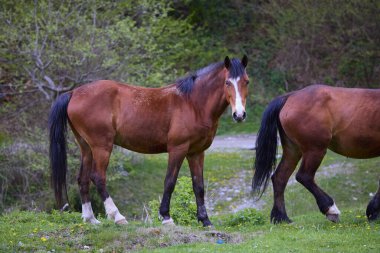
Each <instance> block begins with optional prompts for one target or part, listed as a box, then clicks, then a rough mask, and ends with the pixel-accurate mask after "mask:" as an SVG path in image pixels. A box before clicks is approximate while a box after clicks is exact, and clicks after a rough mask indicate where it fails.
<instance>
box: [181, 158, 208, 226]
mask: <svg viewBox="0 0 380 253" xmlns="http://www.w3.org/2000/svg"><path fill="white" fill-rule="evenodd" d="M204 157H205V155H204V152H202V153H199V154H195V155H188V156H187V157H186V158H187V161H188V162H189V167H190V171H191V178H192V180H193V190H194V194H195V199H196V202H197V216H198V221H201V222H202V223H203V226H204V227H208V226H212V223H211V221H210V220H209V218H208V215H207V211H206V207H205V199H204V195H205V191H204V184H203V162H204Z"/></svg>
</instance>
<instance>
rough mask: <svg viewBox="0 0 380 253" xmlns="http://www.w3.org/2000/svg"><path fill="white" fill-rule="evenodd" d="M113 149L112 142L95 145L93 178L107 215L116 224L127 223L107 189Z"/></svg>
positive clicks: (93, 150)
mask: <svg viewBox="0 0 380 253" xmlns="http://www.w3.org/2000/svg"><path fill="white" fill-rule="evenodd" d="M111 151H112V144H110V145H109V147H104V146H102V147H95V148H94V147H93V148H92V154H93V169H92V173H91V180H92V182H93V183H94V184H95V186H96V189H97V190H98V193H99V194H100V197H101V199H102V200H103V202H104V207H105V210H106V214H107V217H108V218H109V219H111V220H113V221H114V222H115V223H116V224H127V220H126V219H125V217H124V216H123V215H121V214H120V212H119V209H118V208H117V207H116V205H115V204H114V202H113V200H112V198H111V196H110V195H109V194H108V192H107V189H106V171H107V166H108V162H109V158H110V155H111Z"/></svg>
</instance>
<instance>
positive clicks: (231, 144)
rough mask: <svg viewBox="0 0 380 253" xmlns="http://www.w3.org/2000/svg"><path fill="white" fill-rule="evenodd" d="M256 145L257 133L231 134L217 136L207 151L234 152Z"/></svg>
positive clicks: (250, 148) (249, 148)
mask: <svg viewBox="0 0 380 253" xmlns="http://www.w3.org/2000/svg"><path fill="white" fill-rule="evenodd" d="M255 145H256V135H255V134H241V135H230V136H216V137H215V138H214V141H213V142H212V144H211V146H210V147H209V149H208V150H207V151H209V152H228V151H229V152H233V151H236V150H238V149H248V150H252V149H254V148H255Z"/></svg>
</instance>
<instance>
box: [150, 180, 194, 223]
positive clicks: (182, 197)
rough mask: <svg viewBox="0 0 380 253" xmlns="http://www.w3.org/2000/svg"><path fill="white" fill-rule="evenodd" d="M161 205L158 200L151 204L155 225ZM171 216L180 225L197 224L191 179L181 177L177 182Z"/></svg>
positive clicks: (151, 213)
mask: <svg viewBox="0 0 380 253" xmlns="http://www.w3.org/2000/svg"><path fill="white" fill-rule="evenodd" d="M159 208H160V203H159V201H158V200H152V201H150V202H149V209H150V215H151V218H152V220H153V223H154V224H157V221H158V220H159ZM170 215H171V217H172V219H173V220H174V222H175V223H176V224H178V225H183V226H190V225H196V224H197V222H196V221H197V219H196V217H197V205H196V203H195V197H194V193H193V186H192V180H191V178H190V177H181V178H179V179H178V181H177V185H176V188H175V191H174V192H173V197H172V200H171V204H170Z"/></svg>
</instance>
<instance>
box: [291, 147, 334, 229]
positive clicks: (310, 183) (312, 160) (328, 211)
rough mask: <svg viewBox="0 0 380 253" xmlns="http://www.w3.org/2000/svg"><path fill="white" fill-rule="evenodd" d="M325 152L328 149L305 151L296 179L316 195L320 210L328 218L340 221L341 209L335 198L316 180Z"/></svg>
mask: <svg viewBox="0 0 380 253" xmlns="http://www.w3.org/2000/svg"><path fill="white" fill-rule="evenodd" d="M325 154H326V150H313V151H308V152H305V153H304V154H303V157H302V164H301V167H300V169H299V171H298V173H297V175H296V179H297V181H298V182H300V183H301V184H302V185H303V186H305V187H306V189H308V190H309V191H310V192H311V193H312V194H313V195H314V197H315V199H316V201H317V204H318V207H319V210H320V211H321V212H322V213H323V214H325V215H326V217H327V219H329V220H330V221H333V222H338V221H339V215H340V211H339V209H338V208H337V207H336V205H335V203H334V200H333V199H332V198H331V197H330V196H329V195H328V194H327V193H325V192H324V191H323V190H322V189H321V188H319V187H318V185H317V184H316V183H315V181H314V176H315V173H316V171H317V169H318V167H319V165H320V164H321V162H322V159H323V157H324V156H325Z"/></svg>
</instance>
